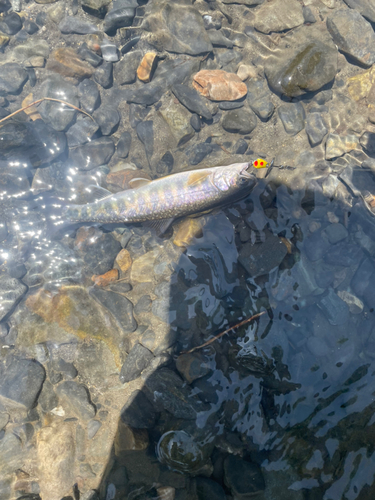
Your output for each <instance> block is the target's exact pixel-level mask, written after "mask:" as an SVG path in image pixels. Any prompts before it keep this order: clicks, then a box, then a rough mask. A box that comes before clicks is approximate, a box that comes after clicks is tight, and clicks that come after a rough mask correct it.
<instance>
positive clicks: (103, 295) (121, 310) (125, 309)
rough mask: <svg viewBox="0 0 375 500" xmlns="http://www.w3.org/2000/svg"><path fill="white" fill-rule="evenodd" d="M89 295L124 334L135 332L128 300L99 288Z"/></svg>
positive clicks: (135, 324) (134, 323)
mask: <svg viewBox="0 0 375 500" xmlns="http://www.w3.org/2000/svg"><path fill="white" fill-rule="evenodd" d="M116 243H118V242H116ZM117 252H118V250H117ZM91 294H92V295H93V296H94V297H95V298H96V299H98V300H99V301H100V302H101V303H102V304H103V306H104V307H106V308H107V309H108V310H109V311H110V312H111V313H112V314H113V316H114V317H115V318H116V319H117V321H118V322H119V323H120V325H121V328H122V330H123V331H124V332H125V333H130V332H134V331H135V329H136V328H137V323H136V321H135V319H134V316H133V304H132V303H131V302H130V300H128V299H127V298H126V297H124V296H123V295H120V294H119V293H116V292H112V291H109V290H102V289H100V288H94V289H92V290H91Z"/></svg>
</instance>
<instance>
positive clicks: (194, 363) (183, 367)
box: [176, 352, 212, 384]
mask: <svg viewBox="0 0 375 500" xmlns="http://www.w3.org/2000/svg"><path fill="white" fill-rule="evenodd" d="M176 368H177V370H178V371H179V372H180V374H181V375H182V376H183V377H184V378H185V380H186V381H187V382H188V384H191V383H192V382H194V380H196V379H198V378H201V377H204V376H205V375H207V374H208V373H210V371H211V370H212V364H211V363H210V362H209V360H208V358H207V356H205V355H204V354H202V353H200V352H192V353H189V354H181V355H180V356H179V357H178V358H177V360H176Z"/></svg>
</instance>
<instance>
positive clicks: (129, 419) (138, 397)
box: [121, 391, 157, 429]
mask: <svg viewBox="0 0 375 500" xmlns="http://www.w3.org/2000/svg"><path fill="white" fill-rule="evenodd" d="M156 415H157V414H156V412H155V411H154V408H153V406H152V404H151V403H150V402H149V400H148V399H147V398H146V396H145V395H144V393H143V392H142V391H134V392H132V393H131V395H130V397H129V399H128V400H127V402H126V403H125V405H124V406H123V407H122V409H121V420H122V422H124V423H125V424H127V425H129V426H131V427H133V428H134V429H152V428H153V427H154V425H155V420H156Z"/></svg>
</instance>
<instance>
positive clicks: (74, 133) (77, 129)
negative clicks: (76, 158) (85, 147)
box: [66, 116, 99, 148]
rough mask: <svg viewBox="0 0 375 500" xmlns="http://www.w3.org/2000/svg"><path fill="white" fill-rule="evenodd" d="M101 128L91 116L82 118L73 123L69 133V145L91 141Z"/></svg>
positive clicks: (67, 135)
mask: <svg viewBox="0 0 375 500" xmlns="http://www.w3.org/2000/svg"><path fill="white" fill-rule="evenodd" d="M98 130H99V125H98V124H97V123H96V122H95V121H94V120H92V119H91V118H89V117H86V116H85V117H84V118H81V119H80V120H77V121H76V123H75V124H74V125H72V126H71V127H70V128H69V130H68V132H67V134H66V138H67V140H68V145H69V147H70V148H73V147H75V146H80V145H81V144H85V143H86V142H89V141H91V138H92V136H93V135H94V134H95V133H96V132H97V131H98Z"/></svg>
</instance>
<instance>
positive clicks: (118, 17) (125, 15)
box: [103, 6, 135, 36]
mask: <svg viewBox="0 0 375 500" xmlns="http://www.w3.org/2000/svg"><path fill="white" fill-rule="evenodd" d="M134 15H135V9H134V8H131V7H130V8H129V7H121V8H116V7H115V6H114V7H113V9H112V10H111V11H109V12H108V14H107V15H106V16H105V18H104V23H103V30H104V31H105V32H106V33H107V34H108V35H110V36H114V35H115V34H116V30H117V29H119V28H126V27H127V26H131V25H132V22H133V19H134Z"/></svg>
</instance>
